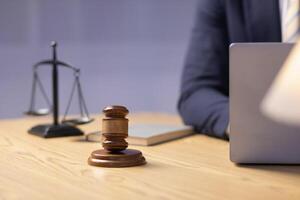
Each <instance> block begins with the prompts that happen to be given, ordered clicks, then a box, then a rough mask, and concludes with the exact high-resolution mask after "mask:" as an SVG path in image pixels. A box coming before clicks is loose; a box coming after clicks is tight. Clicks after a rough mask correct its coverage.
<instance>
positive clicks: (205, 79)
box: [178, 0, 229, 138]
mask: <svg viewBox="0 0 300 200" xmlns="http://www.w3.org/2000/svg"><path fill="white" fill-rule="evenodd" d="M222 2H224V1H222ZM228 40H229V39H228V36H227V29H226V15H225V8H224V5H222V3H221V1H219V0H201V1H199V7H198V11H197V19H196V24H195V27H194V30H193V33H192V39H191V42H190V47H189V51H188V54H187V57H186V62H185V67H184V70H183V75H182V82H181V94H180V99H179V102H178V110H179V113H180V115H181V116H182V118H183V120H184V122H185V124H187V125H192V126H194V127H195V129H196V131H198V132H201V133H205V134H208V135H213V136H216V137H221V138H226V134H225V132H226V128H227V126H228V124H229V105H228V87H229V86H228V56H229V55H228V43H229V42H228Z"/></svg>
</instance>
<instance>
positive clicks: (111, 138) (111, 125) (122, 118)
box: [88, 106, 146, 167]
mask: <svg viewBox="0 0 300 200" xmlns="http://www.w3.org/2000/svg"><path fill="white" fill-rule="evenodd" d="M103 113H104V114H105V117H104V118H103V120H102V135H103V137H104V140H103V142H102V146H103V148H104V149H100V150H96V151H93V152H92V153H91V156H90V157H89V159H88V163H89V164H90V165H93V166H99V167H131V166H137V165H143V164H146V160H145V158H144V156H143V155H142V152H140V151H138V150H134V149H127V147H128V143H127V142H126V140H125V138H127V137H128V119H127V118H126V115H127V114H128V113H129V111H128V110H127V108H126V107H124V106H108V107H106V108H105V109H104V110H103Z"/></svg>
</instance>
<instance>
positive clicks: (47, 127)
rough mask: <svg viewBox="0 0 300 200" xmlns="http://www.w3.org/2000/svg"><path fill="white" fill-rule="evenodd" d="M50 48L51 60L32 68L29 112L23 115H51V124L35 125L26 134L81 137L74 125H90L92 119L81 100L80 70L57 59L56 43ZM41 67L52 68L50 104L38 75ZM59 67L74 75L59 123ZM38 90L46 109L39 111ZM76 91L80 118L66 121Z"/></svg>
mask: <svg viewBox="0 0 300 200" xmlns="http://www.w3.org/2000/svg"><path fill="white" fill-rule="evenodd" d="M51 47H52V54H53V55H52V59H50V60H43V61H41V62H38V63H36V64H35V65H34V66H33V83H32V91H31V100H30V106H29V110H28V111H27V112H25V114H27V115H30V116H44V115H48V114H50V113H52V114H53V122H52V123H51V124H39V125H36V126H34V127H32V128H31V129H30V130H29V131H28V132H29V133H30V134H34V135H37V136H41V137H44V138H52V137H63V136H78V135H83V132H82V131H81V130H80V129H79V128H77V127H76V125H82V124H87V123H90V122H92V121H93V119H92V118H90V116H89V113H88V109H87V106H86V103H85V100H84V98H83V93H82V88H81V84H80V79H79V76H80V69H79V68H75V67H73V66H71V65H69V64H67V63H65V62H62V61H60V60H58V59H57V54H56V47H57V43H56V42H52V43H51ZM43 65H48V66H51V67H52V103H51V101H50V99H49V97H48V96H47V93H46V90H45V88H44V86H43V84H42V81H41V79H40V77H39V74H38V69H39V68H40V67H41V66H43ZM59 67H65V68H67V69H70V70H71V71H72V72H73V74H74V83H73V86H72V90H71V95H70V98H69V100H68V104H67V108H66V111H65V114H64V116H63V118H62V120H61V121H59V84H58V83H59V80H58V72H59V71H58V69H59ZM38 89H39V91H40V92H41V94H42V97H43V98H44V99H45V101H46V103H47V105H48V108H39V109H37V108H36V92H37V91H38ZM76 89H77V94H78V104H79V109H80V117H79V118H73V119H67V115H68V112H69V109H70V106H71V103H72V99H73V97H74V93H75V91H76Z"/></svg>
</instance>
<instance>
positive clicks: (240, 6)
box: [178, 0, 281, 138]
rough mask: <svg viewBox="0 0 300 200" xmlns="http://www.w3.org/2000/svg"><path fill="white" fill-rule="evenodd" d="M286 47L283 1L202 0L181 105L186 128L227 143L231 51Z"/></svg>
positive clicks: (190, 49)
mask: <svg viewBox="0 0 300 200" xmlns="http://www.w3.org/2000/svg"><path fill="white" fill-rule="evenodd" d="M280 41H281V27H280V12H279V1H278V0H199V5H198V11H197V18H196V24H195V27H194V29H193V32H192V39H191V42H190V47H189V51H188V54H187V57H186V62H185V67H184V70H183V75H182V83H181V94H180V99H179V102H178V109H179V113H180V115H181V116H182V118H183V120H184V122H185V123H186V124H188V125H192V126H194V127H195V129H196V131H198V132H201V133H205V134H208V135H213V136H216V137H222V138H225V137H226V136H225V134H224V133H225V130H226V128H227V125H228V123H229V104H228V103H229V102H228V95H229V94H228V93H229V74H228V72H229V66H228V65H229V62H228V48H229V45H230V44H231V43H234V42H280Z"/></svg>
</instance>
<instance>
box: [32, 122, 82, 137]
mask: <svg viewBox="0 0 300 200" xmlns="http://www.w3.org/2000/svg"><path fill="white" fill-rule="evenodd" d="M28 133H30V134H33V135H37V136H40V137H43V138H53V137H65V136H79V135H83V132H82V131H81V130H80V129H78V128H76V127H74V126H71V125H68V124H58V125H53V124H41V125H37V126H34V127H32V128H31V129H30V130H29V131H28Z"/></svg>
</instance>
